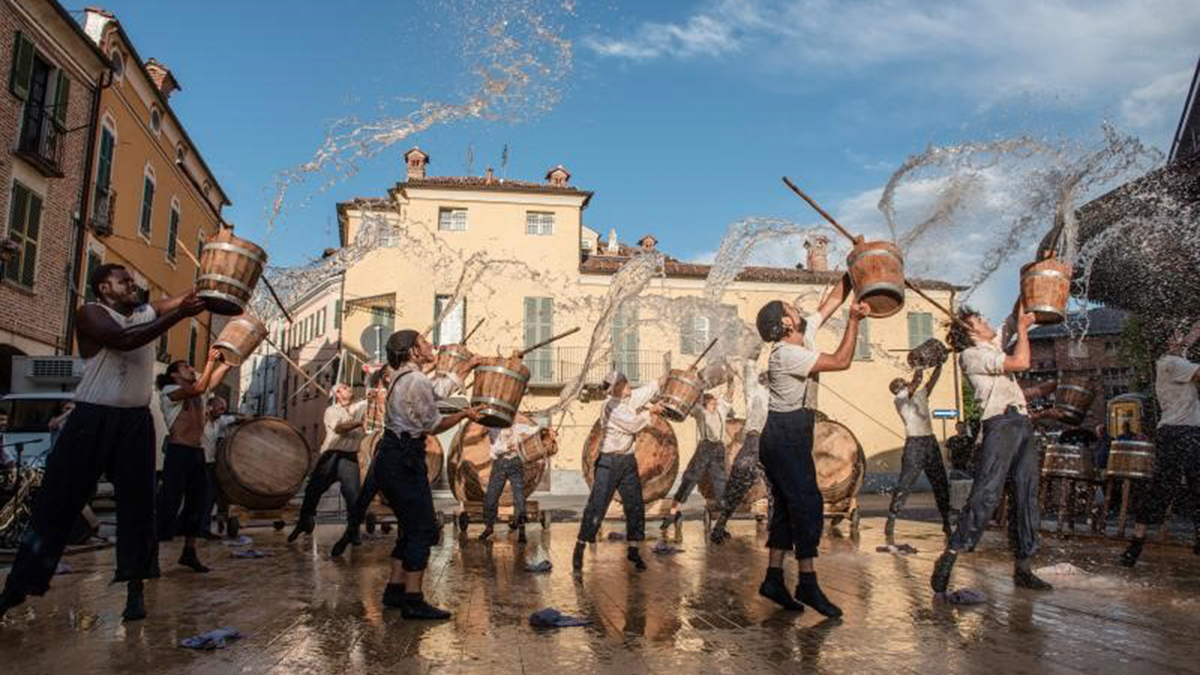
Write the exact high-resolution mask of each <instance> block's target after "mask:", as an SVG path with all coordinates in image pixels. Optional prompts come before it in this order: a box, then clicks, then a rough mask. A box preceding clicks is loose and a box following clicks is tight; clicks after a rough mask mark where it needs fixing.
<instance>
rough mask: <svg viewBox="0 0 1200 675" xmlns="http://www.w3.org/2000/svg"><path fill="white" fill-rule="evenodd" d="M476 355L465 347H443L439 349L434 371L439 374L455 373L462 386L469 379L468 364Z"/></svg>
mask: <svg viewBox="0 0 1200 675" xmlns="http://www.w3.org/2000/svg"><path fill="white" fill-rule="evenodd" d="M472 356H474V354H472V353H471V350H470V349H467V348H466V346H465V345H442V346H441V347H438V351H437V359H436V360H435V361H434V364H433V370H434V372H438V373H454V374H455V375H457V376H458V381H459V383H460V384H461V383H462V382H463V381H464V380H465V379H466V377H467V373H468V372H470V371H468V370H467V362H468V361H470V360H471V357H472Z"/></svg>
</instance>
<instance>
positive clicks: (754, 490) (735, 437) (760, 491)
mask: <svg viewBox="0 0 1200 675" xmlns="http://www.w3.org/2000/svg"><path fill="white" fill-rule="evenodd" d="M745 426H746V420H743V419H733V420H726V422H725V480H726V484H727V485H728V481H729V477H730V476H731V475H733V460H735V459H737V454H738V453H739V452H741V450H742V443H743V442H744V441H745V440H746V434H745V433H744V431H743V430H744V428H745ZM697 487H698V488H699V489H700V494H702V495H704V498H705V499H707V500H709V501H710V502H713V503H714V505H715V503H716V501H717V500H719V499H721V498H722V497H723V496H724V495H719V494H716V491H715V490H713V485H712V480H710V479H709V477H708V476H707V475H705V476H704V478H702V479H701V480H700V483H699V485H697ZM766 496H767V485H766V483H764V482H763V479H762V477H761V476H759V477H758V478H757V479H755V481H754V485H752V486H751V487H750V490H749V492H747V493H746V496H745V498H744V499H743V500H742V506H748V505H750V504H753V503H754V502H756V501H758V500H759V499H765V498H766Z"/></svg>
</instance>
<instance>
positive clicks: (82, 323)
mask: <svg viewBox="0 0 1200 675" xmlns="http://www.w3.org/2000/svg"><path fill="white" fill-rule="evenodd" d="M177 299H178V300H179V302H178V304H176V305H175V306H174V307H173V308H171V309H168V310H167V311H166V312H165V313H158V312H157V310H156V316H155V318H154V319H153V320H152V321H148V322H146V323H143V324H138V325H136V326H129V327H128V328H122V327H121V326H120V325H119V324H118V323H117V322H116V321H113V318H112V316H110V315H109V313H108V312H107V311H105V310H104V308H102V307H100V306H99V305H96V304H94V303H88V304H86V305H82V306H80V308H79V309H77V310H75V321H76V336H77V337H78V338H79V351H80V353H81V354H82V355H83V356H85V357H87V356H93V355H94V354H95V353H96V352H98V351H100V349H101V348H102V347H106V348H108V349H116V350H117V351H122V352H128V351H132V350H134V349H137V348H138V347H144V346H146V345H148V344H150V343H151V342H154V341H155V340H157V339H158V338H159V336H160V335H162V334H163V333H165V332H167V330H168V329H170V328H171V326H174V325H175V324H176V323H179V322H180V321H181V320H183V319H186V318H188V317H190V316H196V315H197V314H199V313H201V312H203V311H204V302H203V301H202V300H201V299H200V298H199V297H197V296H196V293H195V291H192V292H189V293H187V294H186V295H183V296H180V298H177Z"/></svg>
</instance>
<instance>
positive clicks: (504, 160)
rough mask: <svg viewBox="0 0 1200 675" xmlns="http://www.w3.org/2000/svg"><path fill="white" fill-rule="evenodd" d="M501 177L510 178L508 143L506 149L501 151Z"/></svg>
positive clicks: (505, 145)
mask: <svg viewBox="0 0 1200 675" xmlns="http://www.w3.org/2000/svg"><path fill="white" fill-rule="evenodd" d="M500 177H501V178H508V143H505V144H504V149H503V150H501V151H500Z"/></svg>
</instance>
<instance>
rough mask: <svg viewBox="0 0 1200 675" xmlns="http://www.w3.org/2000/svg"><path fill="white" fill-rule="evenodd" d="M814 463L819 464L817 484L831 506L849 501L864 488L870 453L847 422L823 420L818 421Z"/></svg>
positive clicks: (815, 434) (814, 434)
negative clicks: (865, 452) (847, 425)
mask: <svg viewBox="0 0 1200 675" xmlns="http://www.w3.org/2000/svg"><path fill="white" fill-rule="evenodd" d="M813 463H814V464H815V465H816V468H817V486H818V487H819V488H820V489H821V497H822V498H824V500H825V505H826V507H827V508H828V507H830V506H832V505H837V504H843V503H845V502H847V501H849V500H850V499H852V498H853V497H855V496H857V495H858V491H859V490H860V489H862V485H863V479H864V478H865V477H866V475H867V456H866V455H865V454H863V449H862V445H860V444H859V442H858V439H857V438H855V436H854V432H852V431H850V429H849V428H847V427H846V426H845V425H844V424H841V423H840V422H834V421H832V420H821V421H818V422H817V423H816V424H815V425H814V427H813ZM830 510H839V509H836V508H833V509H830Z"/></svg>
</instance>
